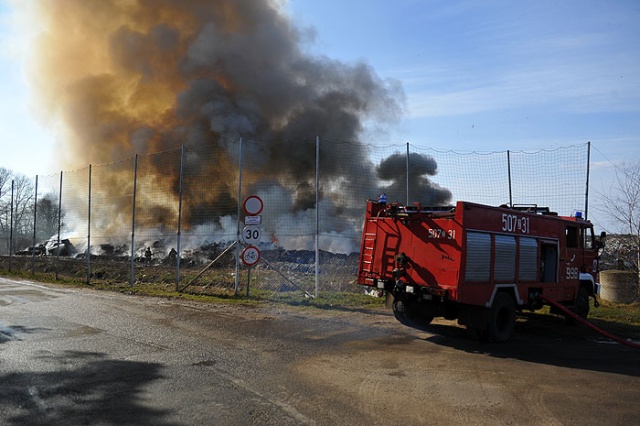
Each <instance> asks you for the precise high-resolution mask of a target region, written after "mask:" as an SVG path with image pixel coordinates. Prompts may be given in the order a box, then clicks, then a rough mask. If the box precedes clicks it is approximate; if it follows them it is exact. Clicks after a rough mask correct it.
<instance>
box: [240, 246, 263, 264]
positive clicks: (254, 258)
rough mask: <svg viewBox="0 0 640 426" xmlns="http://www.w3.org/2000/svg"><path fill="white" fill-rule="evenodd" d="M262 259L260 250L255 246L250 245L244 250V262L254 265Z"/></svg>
mask: <svg viewBox="0 0 640 426" xmlns="http://www.w3.org/2000/svg"><path fill="white" fill-rule="evenodd" d="M259 260H260V250H258V247H255V246H248V247H246V248H245V249H244V250H242V263H244V264H245V265H247V266H253V265H255V264H256V263H258V261H259Z"/></svg>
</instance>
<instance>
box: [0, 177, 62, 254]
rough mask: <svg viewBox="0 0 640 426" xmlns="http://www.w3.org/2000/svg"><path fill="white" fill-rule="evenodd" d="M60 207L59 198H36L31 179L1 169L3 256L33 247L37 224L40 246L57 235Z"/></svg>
mask: <svg viewBox="0 0 640 426" xmlns="http://www.w3.org/2000/svg"><path fill="white" fill-rule="evenodd" d="M36 199H37V202H36ZM58 204H59V203H58V195H57V194H55V193H48V194H44V195H42V196H40V195H38V196H37V197H36V191H35V185H34V182H33V181H32V180H31V179H29V178H28V177H26V176H24V175H21V174H18V173H15V172H13V171H11V170H9V169H6V168H4V167H0V254H8V253H9V251H10V250H11V248H13V251H14V252H15V251H17V250H20V249H24V248H26V247H30V246H32V245H33V237H34V222H35V224H36V227H35V228H36V233H35V237H36V243H38V242H42V241H45V240H48V239H50V238H51V237H52V236H54V235H57V233H58V222H59V221H58V217H60V211H61V209H60V206H59V205H58ZM62 216H63V217H64V214H62ZM11 239H13V243H12V242H11ZM11 245H13V247H11Z"/></svg>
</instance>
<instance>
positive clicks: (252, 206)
mask: <svg viewBox="0 0 640 426" xmlns="http://www.w3.org/2000/svg"><path fill="white" fill-rule="evenodd" d="M263 206H264V205H263V204H262V199H261V198H260V197H258V196H257V195H250V196H248V197H247V198H246V199H245V200H244V203H243V207H244V211H245V213H247V214H248V215H249V216H255V215H258V214H260V212H261V211H262V207H263Z"/></svg>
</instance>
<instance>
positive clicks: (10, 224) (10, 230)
mask: <svg viewBox="0 0 640 426" xmlns="http://www.w3.org/2000/svg"><path fill="white" fill-rule="evenodd" d="M14 185H15V184H14V180H13V179H11V212H10V214H9V272H11V261H12V259H13V192H14Z"/></svg>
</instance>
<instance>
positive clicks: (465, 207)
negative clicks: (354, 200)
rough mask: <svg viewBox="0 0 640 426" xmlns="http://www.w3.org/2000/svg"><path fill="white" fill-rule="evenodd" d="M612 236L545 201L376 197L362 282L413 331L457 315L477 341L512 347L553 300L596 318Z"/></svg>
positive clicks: (370, 206)
mask: <svg viewBox="0 0 640 426" xmlns="http://www.w3.org/2000/svg"><path fill="white" fill-rule="evenodd" d="M604 239H605V234H604V233H602V234H601V237H600V238H596V237H594V235H593V226H592V225H591V223H590V222H589V221H587V220H584V219H582V218H581V216H580V215H579V214H576V215H575V216H570V217H569V216H558V215H557V214H555V213H552V212H550V211H549V209H548V208H541V207H537V206H535V205H533V206H511V207H508V206H501V207H492V206H486V205H481V204H476V203H470V202H463V201H459V202H458V203H457V204H456V205H455V206H449V207H423V206H421V205H420V204H418V203H416V204H415V205H414V206H404V205H400V204H390V205H387V204H386V203H384V202H382V203H381V202H376V201H369V202H368V203H367V211H366V215H365V221H364V228H363V235H362V243H361V247H360V261H359V266H358V284H360V285H363V286H367V287H375V288H377V289H380V290H384V292H385V293H386V295H387V298H388V302H389V303H388V304H389V305H390V307H391V308H392V309H393V312H394V315H395V317H396V318H397V319H398V321H400V322H401V323H402V324H404V325H407V326H410V327H415V328H425V327H428V325H429V324H430V323H431V321H433V319H434V318H436V317H443V318H446V319H450V320H455V319H457V321H458V323H459V324H461V325H464V326H466V327H467V330H468V331H469V334H470V336H472V337H475V338H479V339H483V340H490V341H494V342H503V341H506V340H508V339H509V337H510V336H511V334H512V332H513V330H514V327H515V320H516V315H517V313H518V312H520V311H522V310H525V309H526V310H531V311H535V310H537V309H540V308H541V307H542V306H543V304H544V303H545V302H544V298H543V297H542V296H543V295H544V297H545V298H550V299H552V300H554V301H556V302H558V303H559V304H561V305H564V306H567V307H569V308H570V309H571V310H572V311H573V312H575V313H577V314H578V315H580V316H581V317H583V318H586V316H587V315H588V313H589V308H590V303H589V302H590V298H591V297H593V298H594V301H595V306H597V300H596V295H597V294H598V289H599V285H598V284H597V283H596V281H597V274H598V259H599V249H601V248H602V247H603V246H604Z"/></svg>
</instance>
